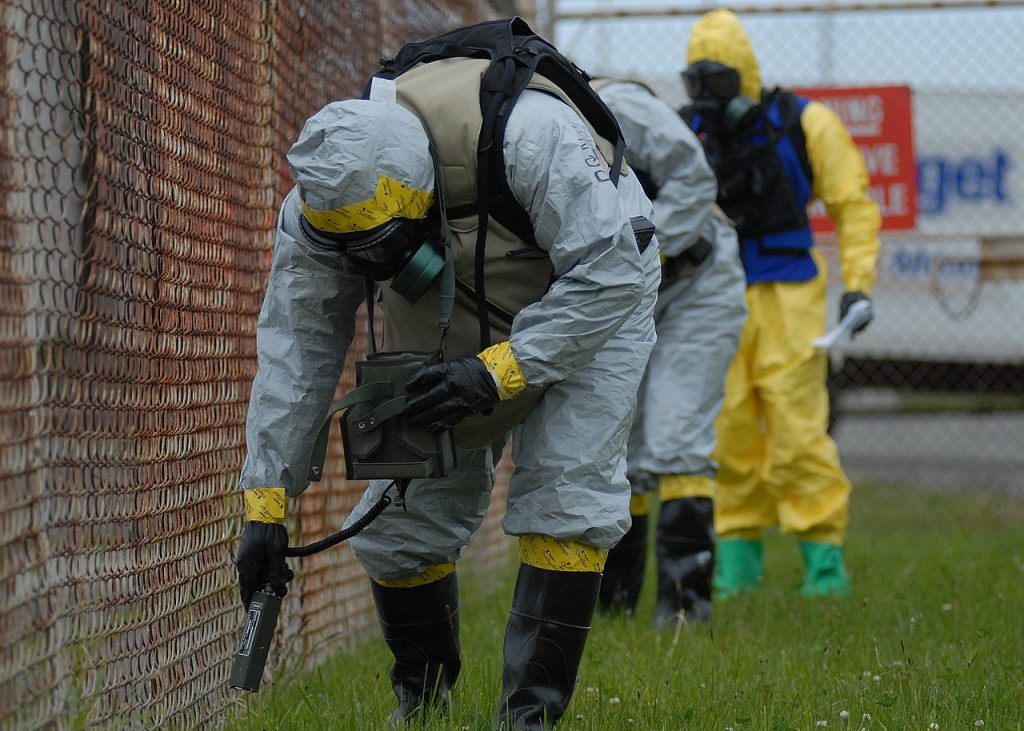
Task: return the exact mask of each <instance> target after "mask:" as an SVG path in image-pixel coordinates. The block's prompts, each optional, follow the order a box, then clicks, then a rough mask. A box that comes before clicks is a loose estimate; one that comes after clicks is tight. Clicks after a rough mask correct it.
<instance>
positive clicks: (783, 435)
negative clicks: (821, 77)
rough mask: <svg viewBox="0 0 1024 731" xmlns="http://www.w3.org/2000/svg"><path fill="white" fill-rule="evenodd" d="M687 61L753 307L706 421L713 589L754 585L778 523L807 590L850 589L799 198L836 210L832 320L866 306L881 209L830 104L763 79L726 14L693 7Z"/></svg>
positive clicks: (842, 493)
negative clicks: (714, 430)
mask: <svg viewBox="0 0 1024 731" xmlns="http://www.w3.org/2000/svg"><path fill="white" fill-rule="evenodd" d="M686 60H687V68H686V69H685V71H684V72H683V80H684V82H685V84H686V88H687V92H688V94H689V96H690V99H691V100H692V103H691V104H690V105H688V106H687V107H684V108H683V109H682V110H681V114H682V115H683V117H684V118H685V119H687V120H689V123H690V127H691V129H693V130H694V131H695V132H697V134H698V135H699V136H700V138H701V140H702V142H703V143H704V147H705V150H706V151H707V154H708V159H709V161H710V162H711V165H712V167H713V168H714V169H715V173H716V176H717V178H718V202H719V205H721V207H722V208H723V210H724V211H725V212H726V214H728V215H729V217H730V218H731V219H732V220H733V221H734V222H735V224H736V228H737V231H738V233H739V237H740V257H741V259H742V261H743V267H744V270H745V272H746V278H747V306H748V308H749V311H750V314H749V317H748V319H747V323H746V325H745V326H744V330H743V334H742V336H741V338H740V347H739V353H738V355H737V357H736V359H735V361H733V364H732V366H731V367H730V369H729V373H728V376H727V378H726V386H725V401H724V404H723V406H722V412H721V415H720V416H719V420H718V425H717V426H718V445H717V449H716V457H717V459H718V460H719V462H720V468H719V472H718V483H717V487H716V494H715V528H716V531H717V533H718V548H717V555H716V568H715V579H714V580H715V587H716V590H717V592H718V595H720V596H732V595H734V594H736V593H737V592H741V591H744V590H748V589H753V588H755V587H756V586H758V584H759V583H760V582H761V577H762V574H763V560H762V542H761V540H762V537H761V534H762V531H763V530H764V529H765V528H768V527H771V526H776V525H778V526H779V527H780V528H781V530H782V531H783V532H785V533H791V534H796V536H797V537H798V538H799V542H800V550H801V555H802V557H803V562H804V569H805V572H804V581H803V586H802V589H801V591H802V593H803V594H805V595H812V596H845V595H847V594H849V593H850V582H849V577H848V574H847V570H846V564H845V560H844V556H843V544H844V542H845V534H846V528H847V522H848V512H849V498H850V483H849V480H848V479H847V477H846V475H845V474H844V472H843V469H842V467H841V466H840V463H839V454H838V450H837V448H836V445H835V442H833V441H832V439H831V437H830V436H829V435H828V433H827V423H828V395H827V390H826V386H825V376H826V367H827V364H826V356H825V354H824V353H822V352H820V351H816V350H815V348H814V346H813V345H812V341H813V340H814V339H815V338H818V337H820V336H821V335H822V334H823V332H824V329H825V304H826V285H827V282H828V273H827V271H826V266H825V260H824V258H823V257H822V256H821V255H820V253H819V252H818V251H817V250H816V249H815V248H814V241H813V238H812V235H811V229H810V226H809V224H808V219H807V205H808V204H809V203H810V202H811V201H812V200H814V199H820V200H821V201H822V202H823V203H824V205H825V209H826V210H827V211H828V214H829V215H830V216H831V218H832V219H833V220H834V221H835V224H836V245H837V247H838V249H839V258H840V263H841V266H842V279H843V283H844V285H845V289H846V291H845V293H844V294H843V296H842V298H841V301H840V313H839V316H840V319H842V318H843V317H844V316H845V315H846V314H847V312H848V311H849V309H850V308H851V307H852V306H853V305H854V304H855V303H857V302H862V301H866V302H867V303H868V304H870V293H871V289H872V286H873V285H874V281H875V270H876V266H877V260H878V252H879V240H878V231H879V228H880V222H881V217H880V214H879V210H878V206H877V205H876V204H875V203H874V202H873V201H871V200H870V198H869V197H868V175H867V169H866V166H865V164H864V158H863V156H862V155H861V153H860V151H859V150H858V149H857V147H856V145H855V144H854V143H853V140H852V139H851V138H850V135H849V133H848V131H847V129H846V127H845V126H844V125H843V122H842V120H841V119H840V118H839V117H838V115H836V114H835V113H834V112H833V111H832V110H830V109H829V108H828V107H826V106H825V105H823V104H821V103H818V102H814V101H809V100H808V99H806V98H803V97H799V96H797V95H795V94H793V93H791V92H789V91H786V90H782V89H773V90H768V89H762V87H761V73H760V69H759V67H758V63H757V59H756V57H755V55H754V50H753V48H752V46H751V44H750V40H749V38H748V37H747V34H746V31H745V30H744V28H743V25H742V24H741V22H740V20H739V18H738V17H737V16H736V15H735V14H734V13H732V12H730V11H728V10H724V9H719V10H713V11H711V12H709V13H707V14H705V15H704V16H702V17H701V19H700V20H699V21H698V22H697V23H696V24H695V25H694V28H693V30H692V32H691V34H690V39H689V44H688V47H687V59H686ZM866 325H867V322H864V323H862V327H861V328H860V329H862V328H863V327H864V326H866Z"/></svg>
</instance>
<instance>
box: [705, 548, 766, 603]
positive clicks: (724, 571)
mask: <svg viewBox="0 0 1024 731" xmlns="http://www.w3.org/2000/svg"><path fill="white" fill-rule="evenodd" d="M763 574H764V544H763V543H762V542H761V541H756V540H749V539H746V538H725V539H719V541H718V545H717V546H716V547H715V579H714V584H715V596H716V598H718V599H729V598H731V597H734V596H736V595H737V594H739V593H740V592H744V591H750V590H752V589H756V588H757V587H758V586H760V585H761V576H762V575H763Z"/></svg>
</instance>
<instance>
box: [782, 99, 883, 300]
mask: <svg viewBox="0 0 1024 731" xmlns="http://www.w3.org/2000/svg"><path fill="white" fill-rule="evenodd" d="M800 123H801V125H802V127H803V130H804V137H805V138H806V140H807V157H808V160H809V161H810V163H811V171H812V173H813V174H814V189H813V195H814V197H815V198H820V199H821V201H822V202H823V203H824V204H825V210H826V211H828V215H829V216H830V217H831V218H832V220H833V221H835V224H836V245H837V246H838V248H839V261H840V265H841V267H842V275H843V284H844V285H845V286H846V289H847V290H848V291H854V290H858V291H861V292H865V293H868V294H870V292H871V290H872V288H873V287H874V285H875V274H876V270H877V266H878V253H879V249H880V248H881V244H880V243H879V240H878V231H879V229H880V228H881V225H882V216H881V214H880V213H879V210H878V205H877V204H876V203H875V202H874V201H872V200H871V199H870V198H869V197H868V171H867V166H866V165H865V164H864V156H863V155H861V153H860V150H859V149H858V148H857V145H856V144H854V142H853V139H852V138H851V137H850V133H849V132H848V131H847V130H846V126H845V125H844V124H843V121H842V120H841V119H840V118H839V115H837V114H836V113H835V112H833V111H832V110H831V109H829V108H828V107H827V106H825V105H824V104H821V103H819V102H813V101H812V102H810V103H809V104H808V105H807V106H806V107H805V108H804V111H803V114H802V115H801V117H800Z"/></svg>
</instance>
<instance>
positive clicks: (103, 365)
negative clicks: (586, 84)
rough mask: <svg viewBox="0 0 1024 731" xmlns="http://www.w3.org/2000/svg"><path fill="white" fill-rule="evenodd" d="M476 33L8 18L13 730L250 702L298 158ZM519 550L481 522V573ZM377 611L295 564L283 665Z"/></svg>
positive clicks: (356, 573) (394, 12)
mask: <svg viewBox="0 0 1024 731" xmlns="http://www.w3.org/2000/svg"><path fill="white" fill-rule="evenodd" d="M480 12H481V11H480V9H479V8H478V4H477V3H476V2H473V1H471V0H436V1H435V2H430V3H427V2H414V1H413V0H405V1H399V0H379V2H356V1H355V0H352V1H349V2H318V1H316V0H306V1H304V2H303V1H301V0H264V1H262V2H251V1H249V0H231V1H222V0H120V1H119V0H81V1H79V2H73V3H69V2H64V1H62V0H4V2H2V3H0V49H2V50H0V53H3V54H4V57H3V69H4V73H3V76H2V77H0V128H2V131H3V134H2V136H0V419H2V422H0V614H2V618H0V727H2V728H19V729H21V728H79V727H90V726H93V727H97V726H111V727H114V726H116V727H121V728H157V727H161V728H162V727H196V726H199V727H209V726H213V725H215V724H216V722H215V720H214V719H215V717H216V716H217V715H218V713H219V712H220V711H221V710H222V709H223V708H224V707H225V706H227V705H228V704H230V703H232V702H233V699H234V698H235V697H236V696H235V695H234V694H233V693H232V692H230V691H228V689H227V678H228V674H229V671H230V663H231V656H232V655H233V653H234V649H235V647H236V644H237V639H238V633H239V630H240V628H241V623H242V621H243V613H242V611H241V608H240V606H239V602H238V597H237V587H236V585H235V580H234V571H233V563H232V561H233V551H234V545H235V541H236V537H237V533H238V531H239V530H240V528H241V519H240V514H241V504H240V503H241V501H240V498H239V494H238V491H237V489H236V484H235V483H236V478H237V472H238V469H239V467H240V465H241V461H242V459H243V456H244V447H245V444H244V419H245V414H246V410H247V400H248V392H249V385H250V382H251V380H252V378H253V376H254V374H255V369H256V359H255V339H254V334H255V323H256V316H257V313H258V311H259V307H260V303H261V299H262V292H263V289H264V287H265V284H266V277H267V272H268V267H269V251H270V247H271V244H272V233H273V229H274V224H275V209H276V206H277V204H278V202H279V201H280V200H281V199H282V198H283V196H284V194H285V192H286V191H287V188H288V186H289V185H290V181H289V178H288V172H287V166H286V163H285V159H284V153H285V151H286V150H287V148H288V147H289V145H290V144H291V143H292V141H293V140H294V139H295V137H296V135H297V133H298V130H299V128H300V126H301V124H302V122H303V121H304V120H305V119H306V117H308V116H309V115H310V114H312V113H313V112H314V111H316V110H317V109H318V108H319V107H320V106H322V105H323V104H324V103H326V102H327V101H330V100H332V99H337V98H342V97H345V96H350V95H353V94H357V93H358V92H359V91H360V90H361V88H362V85H363V83H364V81H365V79H366V77H367V76H368V75H369V74H370V73H371V72H372V70H373V68H374V66H375V64H376V62H377V60H378V58H379V57H380V56H381V55H385V54H388V53H392V52H393V51H395V50H396V49H397V48H398V46H400V45H401V43H403V42H405V41H406V40H410V39H412V38H414V37H423V36H425V35H429V34H431V33H434V32H439V31H442V30H446V29H449V28H451V27H455V26H457V25H460V24H462V23H464V22H471V21H475V20H479V19H480V18H481V15H480ZM357 345H358V347H357V348H353V351H358V350H360V349H361V348H364V346H365V332H363V333H360V339H359V341H358V343H357ZM358 356H360V353H359V352H353V353H351V354H350V359H352V358H355V357H358ZM351 386H352V381H351V374H350V373H349V372H348V371H346V381H345V382H344V383H342V384H341V386H340V388H341V389H346V388H350V387H351ZM328 469H329V474H328V475H327V476H326V478H325V480H324V481H323V482H322V483H320V484H319V485H316V486H314V487H313V488H311V489H310V490H309V491H307V493H306V494H305V495H304V496H303V497H302V498H301V499H300V500H298V501H296V502H297V503H298V505H299V511H298V513H297V514H296V515H295V516H293V517H292V519H291V520H292V523H291V525H290V526H289V528H290V533H291V535H292V541H293V542H302V543H308V542H310V541H311V540H315V539H317V538H321V537H323V536H324V535H326V534H327V533H329V532H332V531H333V530H336V529H337V528H338V527H340V525H341V523H342V521H343V519H344V517H345V515H347V513H348V511H349V510H350V509H351V508H352V507H353V506H354V504H355V501H356V499H357V497H358V495H359V493H360V491H361V488H362V487H363V485H361V484H359V483H351V484H348V483H346V482H345V481H344V461H343V458H342V456H341V454H340V445H339V444H337V443H335V444H333V445H332V451H331V454H330V456H329V464H328ZM503 546H506V544H505V543H504V539H503V538H502V537H501V535H500V529H499V527H498V525H497V517H496V513H495V511H493V510H492V513H491V514H490V515H489V517H488V520H487V522H486V524H485V527H484V530H483V531H481V536H480V544H479V545H478V547H477V549H476V551H475V553H474V554H473V555H474V556H475V561H476V562H477V563H480V562H487V561H494V560H497V559H498V558H499V557H500V556H501V555H502V553H501V552H502V547H503ZM370 606H371V603H370V599H369V597H368V586H367V582H366V580H365V575H364V574H363V572H362V571H361V570H360V569H359V568H358V566H357V565H356V564H355V562H354V560H353V558H352V556H351V554H350V552H349V551H348V549H347V548H340V549H335V550H331V551H327V552H324V553H322V554H319V555H317V556H314V557H312V558H309V559H306V560H305V561H304V562H303V563H302V571H301V572H300V574H299V576H298V577H297V579H296V581H295V582H293V584H292V591H291V592H290V593H289V595H288V598H287V600H286V606H285V610H284V612H283V614H282V617H283V621H282V623H281V625H282V626H281V627H280V628H279V639H281V640H284V641H283V642H278V643H277V644H276V652H275V653H274V654H273V655H272V659H271V665H272V667H271V671H272V672H277V671H279V670H280V669H281V668H282V667H284V666H289V665H298V664H305V665H307V666H309V665H311V664H315V663H317V662H319V661H320V660H322V659H323V658H324V657H325V656H326V655H327V654H329V653H335V652H338V651H339V649H340V648H342V647H344V645H345V643H347V642H349V641H351V640H352V639H353V638H355V637H357V636H358V634H359V631H360V630H361V629H362V628H363V627H364V626H365V625H366V624H367V623H368V622H369V621H370V618H369V615H368V611H369V608H370Z"/></svg>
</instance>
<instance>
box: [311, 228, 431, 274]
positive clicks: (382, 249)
mask: <svg viewBox="0 0 1024 731" xmlns="http://www.w3.org/2000/svg"><path fill="white" fill-rule="evenodd" d="M299 224H300V226H301V227H302V230H303V232H304V233H305V234H306V236H307V237H309V239H310V241H312V242H313V243H314V244H316V245H317V246H320V247H322V248H325V249H330V250H332V251H338V252H341V253H343V254H346V255H348V256H349V257H351V259H352V260H353V263H355V264H357V266H356V267H355V268H356V269H357V270H358V271H359V272H360V273H361V274H365V275H366V276H369V277H370V278H372V279H375V280H378V281H380V280H385V279H390V278H391V277H392V276H394V275H395V273H397V271H398V270H399V269H401V267H402V266H403V265H404V264H405V263H406V261H408V259H409V258H410V257H411V256H412V255H413V253H414V252H415V250H416V249H417V248H419V246H420V244H421V243H423V240H424V239H425V238H426V237H427V235H428V233H429V230H430V226H429V224H428V223H427V219H423V220H418V221H413V220H411V219H408V218H393V219H391V220H390V221H388V222H387V223H383V224H381V225H380V226H377V227H375V228H372V229H370V230H369V231H353V232H351V233H343V234H342V233H332V232H328V231H323V230H321V229H318V228H316V227H314V226H313V224H311V223H310V222H309V221H308V220H307V219H306V217H305V216H299Z"/></svg>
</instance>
